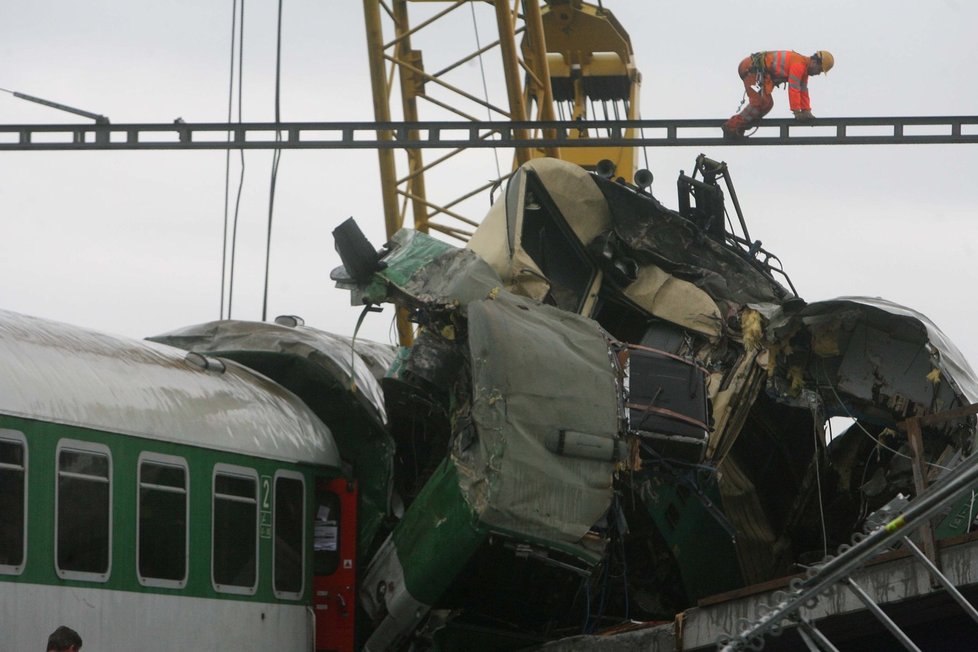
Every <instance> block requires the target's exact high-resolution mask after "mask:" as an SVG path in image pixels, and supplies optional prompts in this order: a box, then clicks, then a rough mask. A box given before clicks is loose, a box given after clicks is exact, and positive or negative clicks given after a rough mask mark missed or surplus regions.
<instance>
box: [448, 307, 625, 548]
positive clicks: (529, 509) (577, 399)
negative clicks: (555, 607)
mask: <svg viewBox="0 0 978 652" xmlns="http://www.w3.org/2000/svg"><path fill="white" fill-rule="evenodd" d="M468 312H469V315H468V316H469V341H468V347H469V354H470V356H471V364H472V420H473V422H474V424H475V430H476V438H475V441H468V442H465V444H468V445H467V446H466V445H463V444H462V443H461V442H460V443H459V444H457V445H456V446H455V447H453V459H454V461H455V463H456V465H457V466H458V467H459V475H460V478H461V483H462V489H463V492H464V494H465V496H466V498H467V499H468V500H469V502H470V504H471V505H472V506H473V508H474V511H475V512H476V513H477V514H479V515H480V518H481V520H482V521H483V522H484V523H485V524H487V525H488V526H490V527H494V528H499V529H502V530H504V531H509V532H514V533H519V534H521V535H524V536H529V537H533V538H536V539H541V540H545V541H553V542H561V543H565V544H573V545H581V544H582V541H583V540H584V538H585V535H586V534H587V533H588V531H589V530H590V529H591V527H592V526H593V525H594V524H595V523H596V522H597V521H598V520H599V519H600V518H601V516H602V515H603V514H604V513H605V512H606V511H607V509H608V505H609V504H610V502H611V481H612V474H613V471H614V468H615V464H616V461H617V457H618V454H617V449H616V447H615V446H614V443H615V441H616V440H617V439H618V437H619V429H620V425H621V417H622V413H621V401H620V397H621V389H620V383H619V379H618V374H619V372H618V369H617V368H616V364H615V362H614V360H613V358H612V355H611V350H610V348H609V342H608V339H607V336H606V335H605V334H604V333H603V332H602V331H601V329H600V328H599V327H598V326H597V324H595V323H594V322H592V321H590V320H587V319H584V318H581V317H578V316H576V315H573V314H569V313H566V312H563V311H560V310H557V309H555V308H551V307H549V306H542V305H539V304H535V303H533V302H530V301H527V300H525V299H522V298H519V297H516V296H514V295H511V294H508V293H505V292H501V293H500V294H499V295H498V296H496V297H495V298H493V299H490V300H485V301H480V302H476V303H473V304H470V305H469V307H468ZM561 433H565V434H566V433H576V434H577V435H578V439H579V440H580V443H579V445H578V447H577V448H572V447H571V446H567V447H566V448H565V449H563V450H561V451H560V452H557V453H555V452H554V451H552V450H550V449H549V448H548V446H547V442H548V439H549V438H552V437H553V438H556V437H558V436H559V435H560V434H561ZM589 439H593V440H595V445H594V447H593V448H590V447H588V445H587V442H588V440H589ZM600 440H607V441H608V442H609V444H610V445H609V446H607V447H605V448H602V447H601V446H600V443H601V442H600ZM602 454H603V455H604V456H605V457H604V459H600V456H601V455H602ZM593 457H598V458H599V459H593ZM582 554H583V555H586V556H588V557H591V556H593V555H594V550H593V549H587V547H585V550H584V551H583V553H582Z"/></svg>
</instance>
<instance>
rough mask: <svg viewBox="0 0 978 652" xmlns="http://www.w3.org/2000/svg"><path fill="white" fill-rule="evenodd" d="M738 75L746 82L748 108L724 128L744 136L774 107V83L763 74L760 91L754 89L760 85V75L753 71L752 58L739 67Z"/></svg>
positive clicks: (745, 60) (724, 125)
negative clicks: (745, 132)
mask: <svg viewBox="0 0 978 652" xmlns="http://www.w3.org/2000/svg"><path fill="white" fill-rule="evenodd" d="M737 74H739V75H740V78H741V79H742V80H743V82H744V91H745V92H746V93H747V106H745V107H744V110H743V111H741V112H740V113H738V114H737V115H735V116H733V117H731V118H730V119H729V120H727V121H726V122H725V123H723V128H724V130H725V131H728V132H735V133H737V134H740V135H743V134H744V131H746V130H747V129H750V128H751V127H754V126H756V125H757V123H758V122H760V121H761V118H763V117H764V116H766V115H767V114H768V113H769V112H770V111H771V109H772V108H773V107H774V96H773V95H772V92H773V91H774V82H773V81H772V80H771V76H770V75H768V74H762V75H761V77H762V79H761V85H760V91H757V90H755V89H754V87H755V86H757V84H758V79H757V77H758V74H757V71H756V70H752V69H751V58H750V57H747V58H746V59H744V60H743V61H741V62H740V65H739V66H737Z"/></svg>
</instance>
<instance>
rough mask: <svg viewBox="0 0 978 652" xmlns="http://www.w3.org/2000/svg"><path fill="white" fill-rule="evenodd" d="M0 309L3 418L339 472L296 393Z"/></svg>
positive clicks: (249, 375)
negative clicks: (209, 449) (89, 430)
mask: <svg viewBox="0 0 978 652" xmlns="http://www.w3.org/2000/svg"><path fill="white" fill-rule="evenodd" d="M186 355H187V354H186V352H184V351H181V350H179V349H175V348H171V347H169V346H165V345H162V344H156V343H152V342H141V341H136V340H129V339H126V338H122V337H117V336H113V335H107V334H103V333H97V332H94V331H89V330H85V329H82V328H79V327H75V326H70V325H67V324H61V323H57V322H52V321H47V320H44V319H39V318H36V317H28V316H25V315H18V314H16V313H11V312H6V311H0V365H2V369H3V373H0V413H4V414H8V415H13V416H19V417H25V418H30V419H37V420H41V421H50V422H54V423H63V424H68V425H73V426H81V427H85V428H92V429H96V430H103V431H107V432H115V433H123V434H132V435H138V436H144V437H150V438H154V439H162V440H166V441H172V442H176V443H181V444H191V445H195V446H203V447H207V448H215V449H220V450H226V451H233V452H237V453H243V454H248V455H259V456H262V457H271V458H275V459H281V460H287V461H296V462H298V461H302V462H309V463H314V464H324V465H332V466H338V465H339V453H338V451H337V448H336V445H335V443H334V441H333V437H332V435H331V433H330V431H329V429H328V428H327V427H326V426H325V425H324V424H323V423H322V422H321V421H320V420H319V419H318V418H317V417H316V416H315V415H314V414H313V413H312V412H311V411H309V409H308V408H306V406H305V405H304V404H303V403H302V402H301V401H299V400H298V399H297V398H296V397H295V396H294V395H293V394H291V393H290V392H288V391H287V390H285V389H284V388H282V387H280V386H279V385H277V384H275V383H273V382H272V381H270V380H268V379H267V378H264V377H263V376H260V375H258V374H255V373H253V372H251V371H248V370H247V369H245V368H243V367H241V366H239V365H236V364H235V363H233V362H229V361H226V362H225V367H226V371H225V372H223V373H221V372H219V371H209V370H205V369H202V368H201V367H199V366H197V365H194V364H191V363H190V362H188V361H187V360H186Z"/></svg>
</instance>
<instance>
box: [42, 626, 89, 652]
mask: <svg viewBox="0 0 978 652" xmlns="http://www.w3.org/2000/svg"><path fill="white" fill-rule="evenodd" d="M81 646H82V640H81V636H79V635H78V632H76V631H75V630H73V629H72V628H70V627H65V626H64V625H62V626H61V627H59V628H57V629H56V630H54V631H53V632H52V633H51V635H50V636H48V647H47V652H78V650H80V649H81Z"/></svg>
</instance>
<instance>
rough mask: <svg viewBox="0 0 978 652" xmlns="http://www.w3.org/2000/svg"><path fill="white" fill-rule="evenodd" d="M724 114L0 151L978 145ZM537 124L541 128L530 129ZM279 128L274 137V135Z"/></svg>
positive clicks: (908, 131)
mask: <svg viewBox="0 0 978 652" xmlns="http://www.w3.org/2000/svg"><path fill="white" fill-rule="evenodd" d="M721 123H722V121H721V120H708V119H699V120H595V121H592V122H589V123H587V125H586V127H587V128H589V129H592V130H601V131H604V132H606V136H605V137H604V138H603V139H601V140H596V139H582V138H575V137H573V134H574V132H575V131H577V130H579V129H581V128H582V124H581V122H579V121H571V120H553V121H525V122H515V121H464V122H463V121H433V122H281V123H274V122H244V123H231V124H227V123H223V122H222V123H215V122H206V123H177V124H170V123H167V124H151V123H134V124H38V125H0V151H4V150H6V151H45V150H47V151H51V150H137V149H143V150H163V149H184V150H186V149H380V150H398V149H406V150H423V149H453V150H454V149H457V148H471V149H493V148H513V149H531V150H532V149H537V150H543V149H546V148H561V149H563V148H568V147H570V148H605V147H608V146H616V147H693V146H695V147H721V146H737V147H745V146H746V147H750V146H771V145H942V144H943V145H950V144H974V143H978V116H947V117H910V118H893V117H879V118H875V117H874V118H862V117H860V118H820V119H818V120H817V121H816V122H815V123H812V124H806V125H800V124H798V123H797V122H795V121H793V120H790V119H773V120H765V121H764V123H763V125H762V126H761V127H759V129H758V131H757V133H755V134H754V135H753V136H751V137H750V138H745V139H742V140H730V139H727V138H723V137H721V136H720V124H721ZM531 129H534V130H544V131H543V132H541V133H534V132H532V131H531ZM276 134H277V135H278V136H279V137H280V140H276Z"/></svg>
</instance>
